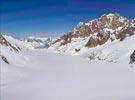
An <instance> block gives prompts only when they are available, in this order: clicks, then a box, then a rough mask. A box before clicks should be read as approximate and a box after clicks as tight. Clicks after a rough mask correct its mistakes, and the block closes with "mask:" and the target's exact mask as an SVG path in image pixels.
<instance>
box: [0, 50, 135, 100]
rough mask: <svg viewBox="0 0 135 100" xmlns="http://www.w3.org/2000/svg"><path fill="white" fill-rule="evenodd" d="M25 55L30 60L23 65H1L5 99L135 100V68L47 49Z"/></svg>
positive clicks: (22, 53) (2, 88) (2, 90)
mask: <svg viewBox="0 0 135 100" xmlns="http://www.w3.org/2000/svg"><path fill="white" fill-rule="evenodd" d="M21 55H24V56H25V57H26V58H27V59H25V60H22V61H23V62H24V63H22V64H18V65H14V64H6V63H4V62H1V66H0V67H1V76H0V77H1V80H0V81H1V82H0V83H1V85H0V87H1V88H0V91H1V92H0V95H1V97H0V98H1V100H91V99H92V100H134V99H135V95H134V93H135V78H134V76H135V69H134V67H130V65H128V64H124V63H119V64H118V63H107V62H103V61H102V62H101V61H92V62H89V60H88V59H84V58H80V57H73V56H72V57H71V56H67V55H63V54H56V53H52V52H50V51H47V50H46V49H31V50H29V51H22V52H21ZM16 58H18V57H17V56H16ZM15 60H16V61H17V59H15ZM16 63H18V62H16Z"/></svg>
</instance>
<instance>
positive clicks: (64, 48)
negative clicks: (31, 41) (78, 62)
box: [49, 14, 135, 60]
mask: <svg viewBox="0 0 135 100" xmlns="http://www.w3.org/2000/svg"><path fill="white" fill-rule="evenodd" d="M134 35H135V20H134V19H133V20H129V19H127V18H125V17H123V16H120V15H119V14H104V15H102V16H101V17H100V18H98V19H94V20H91V21H89V22H86V23H84V22H80V23H79V24H78V25H77V26H76V27H75V28H74V29H73V30H72V31H70V32H69V33H67V34H65V35H63V36H62V37H60V38H59V39H57V40H56V41H55V42H54V43H53V45H51V46H50V47H49V50H52V51H56V52H61V53H63V52H66V53H68V54H71V55H79V54H80V55H86V56H87V57H88V56H89V55H90V54H91V52H96V53H97V50H98V51H100V55H101V51H102V55H106V57H107V56H108V54H107V53H106V51H107V50H108V49H107V48H111V50H110V51H111V52H110V51H108V52H109V53H112V52H115V50H114V49H115V48H116V47H117V46H118V47H119V45H120V44H121V45H122V46H121V47H120V48H119V49H118V50H116V52H115V53H114V54H115V55H117V57H118V58H117V59H120V58H121V56H120V54H121V52H122V51H123V50H124V51H125V53H126V54H128V53H129V52H130V51H129V49H126V48H132V49H130V50H131V51H132V52H133V51H134V50H135V45H134V44H135V36H134ZM130 37H131V38H130ZM129 41H132V42H129ZM114 44H115V47H113V45H114ZM125 44H126V45H125ZM129 44H130V45H129ZM104 45H105V46H106V48H105V50H102V49H100V48H102V47H104ZM93 50H95V51H93ZM113 50H114V51H113ZM126 50H127V51H126ZM86 51H87V53H86ZM88 51H89V52H88ZM85 53H86V54H85ZM130 53H131V52H130ZM97 54H98V55H99V52H98V53H97ZM109 55H110V54H109ZM99 59H107V58H104V57H103V56H102V58H99ZM109 59H110V57H109ZM113 59H114V58H112V59H110V60H113ZM128 59H129V54H128Z"/></svg>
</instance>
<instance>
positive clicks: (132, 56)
mask: <svg viewBox="0 0 135 100" xmlns="http://www.w3.org/2000/svg"><path fill="white" fill-rule="evenodd" d="M133 63H134V64H135V50H134V52H133V53H132V54H131V55H130V64H133Z"/></svg>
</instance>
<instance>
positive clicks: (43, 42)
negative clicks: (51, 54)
mask: <svg viewBox="0 0 135 100" xmlns="http://www.w3.org/2000/svg"><path fill="white" fill-rule="evenodd" d="M21 40H22V41H24V42H25V43H27V44H29V45H31V46H33V47H34V48H48V47H49V46H50V45H51V44H52V43H53V42H54V41H55V39H52V38H48V37H35V36H30V37H27V38H23V39H21Z"/></svg>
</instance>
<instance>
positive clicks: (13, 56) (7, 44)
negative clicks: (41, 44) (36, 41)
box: [0, 34, 33, 64]
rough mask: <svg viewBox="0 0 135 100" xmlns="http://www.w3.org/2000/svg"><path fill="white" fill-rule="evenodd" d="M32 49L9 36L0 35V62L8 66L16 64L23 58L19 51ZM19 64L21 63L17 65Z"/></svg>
mask: <svg viewBox="0 0 135 100" xmlns="http://www.w3.org/2000/svg"><path fill="white" fill-rule="evenodd" d="M32 48H33V47H32V46H31V45H29V44H26V43H24V42H22V41H20V40H18V39H15V38H13V37H11V36H6V35H2V34H0V62H3V61H4V62H6V63H8V64H13V63H14V64H17V61H18V62H23V61H21V58H23V55H21V54H20V52H21V51H25V50H28V49H32ZM19 64H21V63H19Z"/></svg>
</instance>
